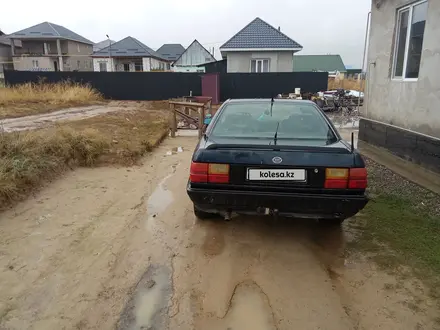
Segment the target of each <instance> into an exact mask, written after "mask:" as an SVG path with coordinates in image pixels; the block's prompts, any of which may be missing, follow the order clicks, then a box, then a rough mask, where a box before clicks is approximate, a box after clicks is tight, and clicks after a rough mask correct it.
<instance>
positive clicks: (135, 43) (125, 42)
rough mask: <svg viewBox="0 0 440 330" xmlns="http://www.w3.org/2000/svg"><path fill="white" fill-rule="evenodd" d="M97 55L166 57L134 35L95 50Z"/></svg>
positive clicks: (94, 53) (94, 54)
mask: <svg viewBox="0 0 440 330" xmlns="http://www.w3.org/2000/svg"><path fill="white" fill-rule="evenodd" d="M92 56H95V57H109V56H115V57H156V58H159V59H164V58H163V57H162V56H161V55H159V54H158V53H157V52H155V51H154V50H152V49H151V48H150V47H148V46H147V45H144V44H143V43H142V42H140V41H139V40H137V39H136V38H133V37H130V36H128V37H126V38H124V39H122V40H119V41H118V42H115V43H112V44H111V45H110V46H108V47H105V48H103V49H101V50H98V51H96V52H93V54H92Z"/></svg>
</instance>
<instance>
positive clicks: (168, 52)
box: [156, 44, 185, 61]
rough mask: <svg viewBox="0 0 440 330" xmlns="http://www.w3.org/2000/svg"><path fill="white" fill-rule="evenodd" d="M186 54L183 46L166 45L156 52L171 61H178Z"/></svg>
mask: <svg viewBox="0 0 440 330" xmlns="http://www.w3.org/2000/svg"><path fill="white" fill-rule="evenodd" d="M184 52H185V47H183V46H182V45H181V44H164V45H162V47H160V48H159V49H158V50H157V51H156V53H158V54H160V55H161V56H162V57H164V58H166V59H168V60H170V61H175V60H177V59H178V58H179V57H180V55H182V54H183V53H184Z"/></svg>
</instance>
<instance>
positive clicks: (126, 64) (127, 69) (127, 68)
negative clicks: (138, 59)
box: [124, 63, 130, 71]
mask: <svg viewBox="0 0 440 330" xmlns="http://www.w3.org/2000/svg"><path fill="white" fill-rule="evenodd" d="M124 71H130V64H128V63H124Z"/></svg>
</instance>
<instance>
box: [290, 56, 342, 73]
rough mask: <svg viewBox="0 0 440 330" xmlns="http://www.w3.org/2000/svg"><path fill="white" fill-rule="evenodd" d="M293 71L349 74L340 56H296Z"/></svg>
mask: <svg viewBox="0 0 440 330" xmlns="http://www.w3.org/2000/svg"><path fill="white" fill-rule="evenodd" d="M293 71H294V72H301V71H323V72H333V71H339V72H347V69H346V68H345V65H344V62H343V61H342V58H341V56H340V55H294V56H293Z"/></svg>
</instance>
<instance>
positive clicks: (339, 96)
mask: <svg viewBox="0 0 440 330" xmlns="http://www.w3.org/2000/svg"><path fill="white" fill-rule="evenodd" d="M310 100H312V101H313V102H315V103H316V104H317V105H318V106H319V107H320V108H321V109H322V110H324V111H332V112H337V111H342V112H348V113H351V112H353V111H354V110H355V109H356V108H357V107H358V105H360V106H362V105H363V102H364V93H362V92H358V91H352V90H344V89H337V90H331V91H325V92H318V93H317V94H314V95H311V96H310Z"/></svg>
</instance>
